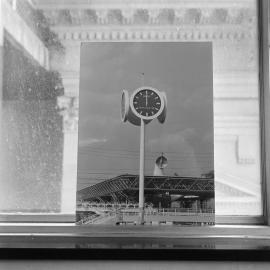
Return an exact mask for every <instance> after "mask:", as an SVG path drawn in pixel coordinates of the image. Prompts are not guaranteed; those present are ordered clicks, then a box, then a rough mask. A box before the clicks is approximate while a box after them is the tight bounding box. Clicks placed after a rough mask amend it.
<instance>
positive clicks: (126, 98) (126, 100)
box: [121, 90, 129, 122]
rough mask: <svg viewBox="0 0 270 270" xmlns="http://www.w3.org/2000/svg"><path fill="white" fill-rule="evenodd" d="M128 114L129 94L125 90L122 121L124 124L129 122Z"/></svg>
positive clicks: (122, 101) (123, 92) (122, 102)
mask: <svg viewBox="0 0 270 270" xmlns="http://www.w3.org/2000/svg"><path fill="white" fill-rule="evenodd" d="M128 113H129V94H128V91H127V90H123V91H122V97H121V119H122V121H123V122H126V121H127V119H128Z"/></svg>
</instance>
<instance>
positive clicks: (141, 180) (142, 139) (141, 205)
mask: <svg viewBox="0 0 270 270" xmlns="http://www.w3.org/2000/svg"><path fill="white" fill-rule="evenodd" d="M144 142H145V123H144V120H143V119H142V118H141V134H140V176H139V210H140V221H139V222H140V224H141V225H143V224H144V160H145V147H144Z"/></svg>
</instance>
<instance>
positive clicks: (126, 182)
mask: <svg viewBox="0 0 270 270" xmlns="http://www.w3.org/2000/svg"><path fill="white" fill-rule="evenodd" d="M138 192H139V176H138V175H129V174H125V175H119V176H117V177H115V178H111V179H108V180H105V181H103V182H101V183H98V184H95V185H93V186H90V187H87V188H84V189H82V190H80V191H78V194H77V196H78V197H77V199H78V200H81V201H95V200H97V201H111V202H125V201H133V202H136V201H138ZM144 193H145V199H146V201H151V199H153V198H154V197H155V196H174V195H179V197H180V196H182V197H190V198H191V197H196V198H197V199H198V200H208V199H211V198H214V178H196V177H180V176H145V184H144Z"/></svg>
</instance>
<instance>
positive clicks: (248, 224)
mask: <svg viewBox="0 0 270 270" xmlns="http://www.w3.org/2000/svg"><path fill="white" fill-rule="evenodd" d="M257 5H258V15H257V16H258V17H257V19H258V35H259V82H260V86H259V91H260V94H259V96H260V98H259V103H260V137H261V145H260V147H261V177H262V198H263V216H216V225H215V226H213V227H211V230H212V231H211V233H209V232H210V230H209V229H208V230H206V229H205V228H203V227H196V232H197V234H196V236H195V237H198V238H211V237H213V235H215V236H216V237H225V238H226V237H227V238H228V239H229V238H230V237H231V236H232V235H234V236H235V237H236V239H239V241H241V240H242V239H243V238H246V237H251V238H256V237H259V238H263V239H270V166H269V164H270V93H269V45H268V43H269V42H268V8H269V3H268V0H257ZM74 222H75V213H74V215H73V214H57V213H56V214H28V213H27V214H9V215H7V214H0V236H5V235H9V236H11V235H12V237H13V236H14V237H16V236H20V235H25V236H27V237H31V236H33V235H36V236H40V235H44V234H45V235H47V236H57V235H58V236H61V235H62V236H65V237H71V236H73V237H74V236H78V237H79V236H82V235H84V236H88V237H90V236H92V237H93V236H95V233H96V232H97V231H98V228H100V227H98V228H97V227H95V226H94V225H93V227H92V226H91V228H90V227H87V228H88V229H85V227H80V226H75V224H74ZM228 224H230V225H228ZM262 225H263V226H262ZM239 228H241V229H240V230H239ZM135 231H136V233H134V234H130V233H127V230H126V229H123V232H122V233H121V237H123V238H125V237H137V236H138V230H135ZM180 231H182V230H180ZM104 235H105V236H106V235H108V236H109V235H110V236H115V237H118V236H119V234H118V236H117V234H116V235H114V234H108V233H107V234H106V233H105V234H104ZM174 236H175V237H181V236H183V235H181V233H175V234H174ZM153 237H157V238H159V237H166V234H164V233H162V232H159V233H156V234H155V233H154V234H153ZM187 237H191V235H189V236H187ZM193 238H194V237H193Z"/></svg>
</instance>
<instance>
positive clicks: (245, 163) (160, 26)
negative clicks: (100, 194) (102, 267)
mask: <svg viewBox="0 0 270 270" xmlns="http://www.w3.org/2000/svg"><path fill="white" fill-rule="evenodd" d="M1 12H2V14H1V15H2V16H0V18H1V19H0V48H1V50H0V52H1V56H0V57H1V59H0V62H1V64H2V62H3V64H2V66H1V69H0V71H1V72H2V74H3V81H2V82H1V84H0V85H1V88H0V89H1V93H2V106H1V116H2V119H1V121H2V123H1V131H2V133H1V137H2V140H1V144H2V145H1V181H0V209H1V211H3V212H6V211H13V212H14V211H15V212H20V211H22V212H33V211H37V212H59V213H70V214H75V205H76V179H77V137H78V134H77V131H78V128H77V127H78V96H79V74H80V44H81V42H93V41H117V42H119V41H188V42H199V41H210V42H212V45H213V68H214V71H213V79H214V134H215V174H216V175H215V185H216V191H215V194H216V195H215V197H216V207H215V209H216V214H217V215H261V214H262V203H261V201H262V200H261V175H260V149H259V146H260V138H259V101H258V94H259V81H258V32H257V24H258V22H257V2H256V1H255V0H246V1H242V0H238V1H231V0H226V1H225V0H224V1H220V0H214V1H209V2H208V4H206V1H204V0H201V1H199V2H198V1H193V0H191V1H188V2H187V1H181V0H180V1H172V0H168V1H166V2H162V3H161V2H160V1H157V0H151V1H146V2H144V3H143V2H141V1H133V2H132V4H129V5H128V4H127V3H125V2H124V1H123V2H119V1H111V0H110V1H109V0H107V1H105V2H104V1H102V3H101V2H100V1H97V0H95V1H91V2H89V1H80V2H79V3H75V2H74V1H71V0H63V1H59V2H57V1H49V0H35V1H30V0H29V1H28V0H2V1H1ZM119 109H120V108H119Z"/></svg>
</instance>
